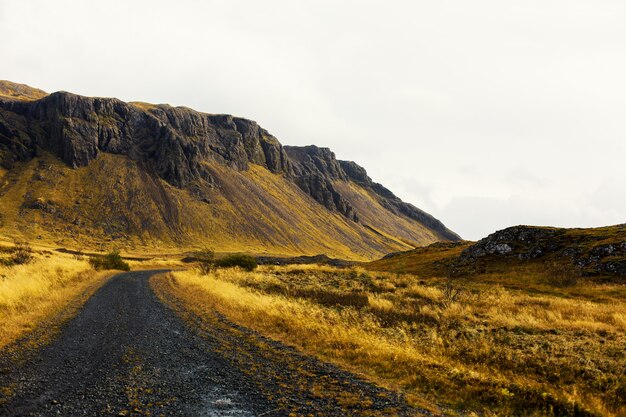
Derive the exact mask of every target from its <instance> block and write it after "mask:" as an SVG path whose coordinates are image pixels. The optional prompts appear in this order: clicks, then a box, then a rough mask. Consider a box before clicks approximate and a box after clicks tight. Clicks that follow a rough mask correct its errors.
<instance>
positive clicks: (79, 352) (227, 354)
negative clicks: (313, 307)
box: [0, 271, 415, 417]
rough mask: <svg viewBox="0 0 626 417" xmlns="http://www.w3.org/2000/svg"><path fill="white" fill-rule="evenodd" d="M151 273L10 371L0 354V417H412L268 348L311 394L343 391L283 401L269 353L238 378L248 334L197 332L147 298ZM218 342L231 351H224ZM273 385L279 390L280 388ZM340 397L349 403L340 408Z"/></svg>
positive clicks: (132, 280) (119, 283) (108, 289)
mask: <svg viewBox="0 0 626 417" xmlns="http://www.w3.org/2000/svg"><path fill="white" fill-rule="evenodd" d="M155 273H156V272H155V271H141V272H129V273H124V274H119V275H116V276H115V277H113V278H112V279H111V280H110V281H109V282H108V283H107V284H105V285H104V286H103V287H102V288H101V289H100V290H99V291H98V292H97V293H96V294H95V295H94V296H93V297H92V298H91V299H90V300H89V301H88V302H87V303H86V305H85V306H84V308H83V309H82V311H81V312H80V313H79V314H78V316H77V317H75V318H74V319H73V320H71V321H70V322H69V323H68V324H67V325H66V326H65V327H64V328H63V330H62V332H61V334H60V335H59V336H58V337H57V338H56V340H54V342H52V343H50V344H49V345H47V346H45V347H43V348H41V349H39V350H38V351H36V352H34V353H33V354H31V355H28V356H27V359H26V360H23V361H21V362H20V363H15V361H12V358H11V357H9V356H7V355H6V353H2V352H0V415H2V416H54V415H61V416H108V415H111V416H125V415H126V416H139V415H151V416H160V415H163V416H186V417H192V416H268V417H269V416H282V415H289V414H290V413H291V412H293V410H297V413H296V414H297V415H320V416H322V415H323V416H334V415H337V416H340V415H368V416H370V415H372V416H373V415H413V414H414V413H415V412H414V411H413V410H410V409H409V408H408V407H407V406H406V405H405V404H404V402H403V401H402V399H401V398H400V397H399V396H397V395H395V394H394V393H390V392H388V391H385V390H382V389H380V388H377V387H374V386H372V385H370V384H367V383H365V382H364V381H362V380H360V379H359V378H356V377H355V376H353V375H350V374H348V373H345V372H343V371H339V370H337V369H335V368H334V367H332V366H330V365H327V364H324V363H321V362H319V361H316V360H314V359H312V358H309V357H304V356H302V355H300V354H298V353H297V352H295V351H293V350H292V349H289V348H286V347H281V345H280V344H277V343H275V342H273V343H271V344H272V346H273V347H272V349H274V350H276V351H277V352H278V351H280V356H281V360H282V361H284V360H285V356H287V357H288V362H289V363H290V365H291V366H292V367H293V366H294V364H295V367H294V369H296V368H302V369H306V375H308V378H311V379H312V380H315V381H313V382H315V384H317V380H318V379H321V380H329V381H333V384H335V385H339V386H340V387H341V393H340V395H338V398H337V399H336V400H335V399H333V398H332V397H331V398H330V399H329V396H328V395H319V396H316V395H309V396H306V395H304V394H303V395H295V396H293V397H286V396H285V393H293V390H291V389H289V387H288V386H286V385H284V384H285V383H284V381H289V380H290V379H289V378H291V376H290V375H289V374H287V373H288V372H293V371H290V370H289V369H286V368H287V367H285V366H282V365H281V364H280V363H277V362H275V361H273V359H272V355H271V354H268V353H267V351H265V352H263V354H262V355H261V354H260V353H259V355H258V358H256V357H255V352H254V350H252V351H250V352H248V353H246V354H245V358H246V361H248V362H252V363H254V366H255V367H258V372H252V373H251V372H249V369H247V370H244V369H241V367H238V366H235V365H236V364H234V362H233V360H232V355H231V351H232V346H233V345H237V346H239V347H240V349H239V351H241V349H242V348H241V347H242V346H243V347H245V346H246V344H249V343H250V341H249V340H250V337H252V336H253V335H254V332H250V331H247V332H245V334H246V336H245V338H246V340H243V339H242V340H241V341H239V340H233V336H232V334H228V335H222V334H221V333H222V332H226V333H229V332H227V331H224V330H220V329H213V330H212V331H211V332H206V331H204V332H203V331H202V330H201V329H200V328H198V329H195V328H194V327H193V326H189V325H186V324H185V322H184V321H183V320H182V319H181V318H180V317H179V316H178V315H177V314H176V313H174V312H173V311H172V310H171V309H170V308H169V307H167V306H165V305H164V304H163V303H161V302H160V300H159V299H158V298H157V297H156V296H155V295H154V293H153V292H152V289H151V288H150V285H149V283H148V279H149V278H150V276H152V275H154V274H155ZM232 326H233V328H235V327H236V326H234V325H232ZM238 329H239V330H238V331H239V333H241V328H238ZM251 335H252V336H251ZM255 337H256V336H255ZM258 337H260V336H258ZM224 340H228V341H229V345H230V346H229V347H228V348H227V347H225V346H224ZM240 354H241V352H240V353H239V354H238V355H240ZM300 364H301V365H300ZM267 369H272V372H271V373H267V372H266V371H267ZM267 375H273V376H272V377H271V378H270V377H268V376H267ZM259 378H270V379H272V380H265V381H262V380H260V379H259ZM275 378H276V379H277V380H280V381H283V382H282V385H283V386H282V387H281V384H279V383H276V381H274V379H275ZM293 378H300V379H301V378H302V376H301V375H297V376H294V377H293ZM294 383H295V382H294ZM287 384H288V382H287ZM318 385H319V384H318ZM319 386H322V387H323V385H319ZM346 396H347V398H353V399H356V401H353V402H352V403H350V404H345V401H344V399H345V397H346ZM339 397H341V398H339ZM342 401H343V402H342ZM287 410H289V412H287ZM361 411H362V412H361Z"/></svg>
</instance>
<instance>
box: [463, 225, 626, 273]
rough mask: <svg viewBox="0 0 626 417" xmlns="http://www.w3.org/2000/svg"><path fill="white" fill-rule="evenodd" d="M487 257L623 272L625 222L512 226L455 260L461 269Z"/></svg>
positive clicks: (625, 265) (582, 270)
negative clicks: (586, 225)
mask: <svg viewBox="0 0 626 417" xmlns="http://www.w3.org/2000/svg"><path fill="white" fill-rule="evenodd" d="M489 257H496V258H500V259H502V260H515V261H521V262H525V261H532V260H546V261H555V262H561V261H567V264H568V265H571V266H573V267H575V268H577V270H578V271H579V272H580V273H582V274H583V275H597V274H615V275H624V276H626V225H617V226H611V227H606V228H598V229H559V228H552V227H535V226H513V227H509V228H507V229H503V230H499V231H497V232H495V233H492V234H490V235H489V236H487V237H486V238H484V239H481V240H480V241H478V242H477V243H475V244H474V245H472V246H470V247H468V248H467V249H465V250H464V251H463V252H462V253H461V255H460V256H459V257H458V259H457V260H456V267H457V268H460V269H462V268H463V267H465V266H468V265H475V264H476V263H477V262H481V261H482V260H484V259H487V258H489Z"/></svg>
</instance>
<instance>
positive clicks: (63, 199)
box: [0, 81, 459, 259]
mask: <svg viewBox="0 0 626 417" xmlns="http://www.w3.org/2000/svg"><path fill="white" fill-rule="evenodd" d="M0 167H1V168H0V209H1V211H0V233H1V234H4V235H7V236H15V237H25V238H28V239H40V240H42V241H50V242H53V243H54V244H60V245H66V246H80V247H90V248H91V247H93V248H99V247H106V246H111V245H113V244H115V245H117V246H121V247H128V248H133V247H134V248H153V249H163V250H166V249H167V248H172V247H176V248H193V247H198V246H203V245H206V246H211V247H213V248H215V249H216V250H223V251H248V252H254V253H271V254H285V255H295V254H308V255H313V254H319V253H323V254H328V255H333V256H341V257H345V258H350V259H368V258H369V259H371V258H372V257H376V256H380V255H381V254H384V253H387V252H390V251H398V250H406V249H410V248H413V247H417V246H422V245H426V244H429V243H433V242H436V241H441V240H450V241H455V240H459V236H458V235H456V234H455V233H454V232H452V231H450V230H448V229H447V228H446V227H445V226H444V225H443V224H442V223H441V222H440V221H438V220H437V219H435V218H434V217H432V216H431V215H429V214H427V213H425V212H424V211H422V210H420V209H418V208H416V207H414V206H413V205H411V204H408V203H405V202H403V201H402V200H400V199H399V198H398V197H396V196H395V195H394V194H393V193H392V192H391V191H389V190H387V189H386V188H385V187H383V186H382V185H380V184H377V183H374V182H373V181H372V180H371V179H370V178H369V177H368V176H367V173H366V171H365V169H363V168H362V167H360V166H359V165H357V164H356V163H354V162H349V161H339V160H337V159H336V158H335V155H334V154H333V152H331V151H330V150H329V149H327V148H318V147H316V146H305V147H296V146H282V145H281V144H280V142H279V141H278V140H277V139H276V138H275V137H273V136H272V135H271V134H270V133H269V132H268V131H267V130H265V129H263V128H262V127H260V126H259V125H258V124H257V123H256V122H253V121H250V120H246V119H243V118H238V117H233V116H230V115H213V114H206V113H200V112H197V111H194V110H191V109H189V108H185V107H171V106H169V105H163V104H160V105H153V104H147V103H140V102H132V103H126V102H123V101H120V100H118V99H115V98H92V97H83V96H79V95H76V94H71V93H67V92H56V93H52V94H46V93H45V92H43V91H41V90H37V89H33V88H30V87H28V86H25V85H21V84H15V83H11V82H8V81H2V82H0Z"/></svg>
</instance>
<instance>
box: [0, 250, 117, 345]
mask: <svg viewBox="0 0 626 417" xmlns="http://www.w3.org/2000/svg"><path fill="white" fill-rule="evenodd" d="M110 274H111V273H108V272H95V271H94V270H92V269H91V267H90V265H89V263H88V262H87V260H86V259H84V260H78V259H75V258H74V257H73V256H71V255H66V254H54V255H49V254H35V258H34V259H33V261H32V262H31V263H28V264H25V265H14V266H5V265H1V264H0V349H2V348H3V347H5V346H7V345H8V344H10V343H11V342H13V341H15V340H17V339H19V338H20V337H22V336H24V335H26V334H27V333H28V332H29V331H31V330H33V329H35V328H36V327H37V326H39V325H41V324H42V323H43V322H46V321H48V320H50V319H51V318H52V317H54V316H55V315H57V314H58V313H60V312H61V311H63V310H64V309H65V308H66V307H67V306H68V305H69V303H70V302H72V300H74V299H76V298H77V297H79V296H81V295H84V294H86V293H93V292H94V291H95V290H96V289H97V288H99V286H100V285H101V284H103V283H104V282H105V280H106V278H107V277H108V276H109V275H110Z"/></svg>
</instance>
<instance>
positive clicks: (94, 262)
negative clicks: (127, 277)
mask: <svg viewBox="0 0 626 417" xmlns="http://www.w3.org/2000/svg"><path fill="white" fill-rule="evenodd" d="M89 263H90V264H91V266H92V267H93V268H94V269H97V270H100V269H119V270H120V271H130V266H129V265H128V263H127V262H126V261H124V260H123V259H122V256H121V255H120V251H118V250H114V251H111V252H109V253H107V254H106V255H97V256H92V257H91V258H89Z"/></svg>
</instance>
